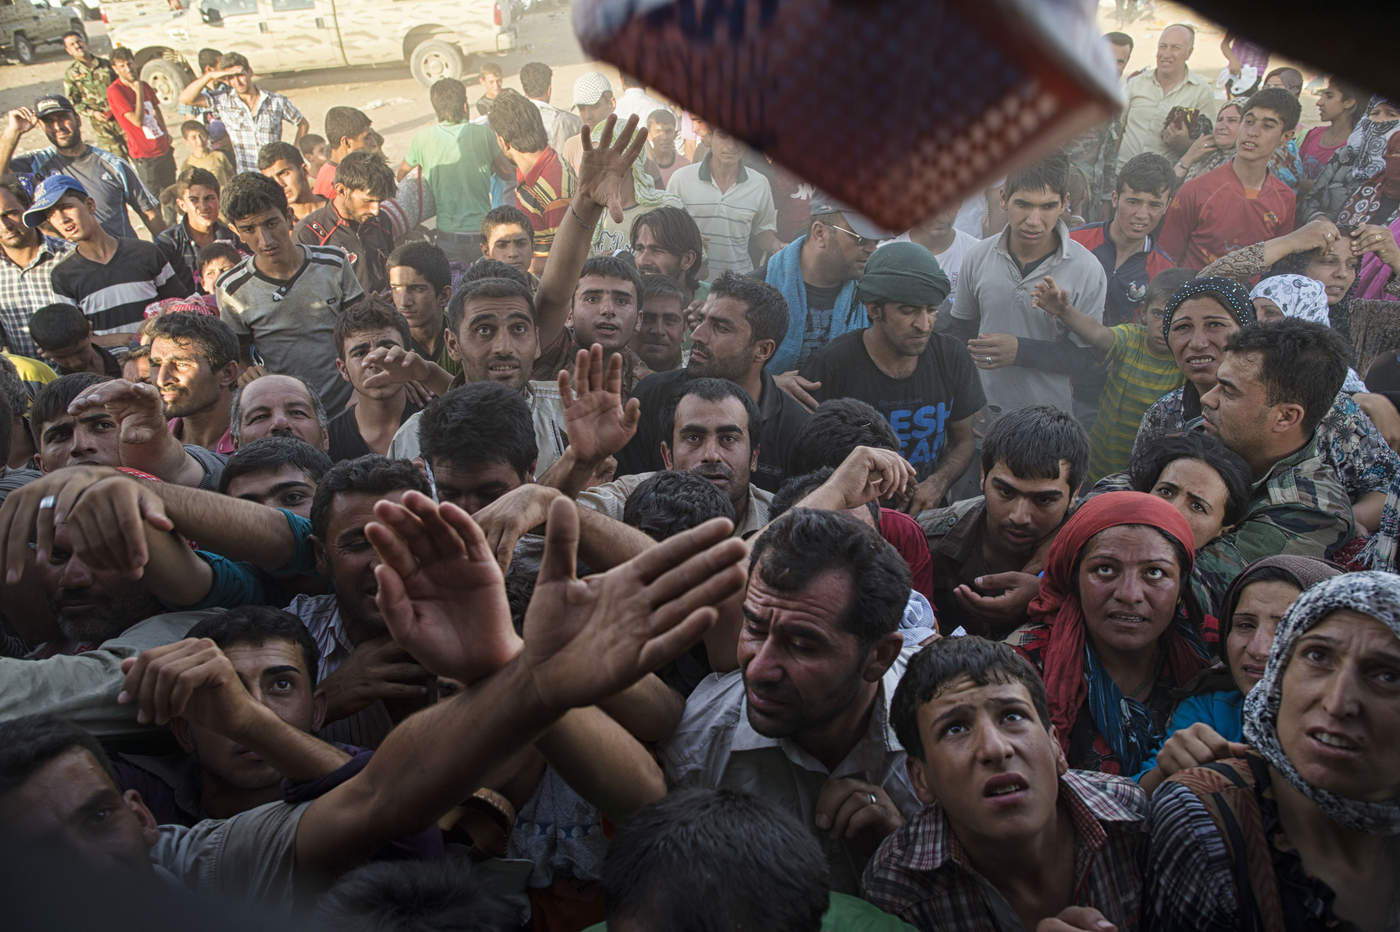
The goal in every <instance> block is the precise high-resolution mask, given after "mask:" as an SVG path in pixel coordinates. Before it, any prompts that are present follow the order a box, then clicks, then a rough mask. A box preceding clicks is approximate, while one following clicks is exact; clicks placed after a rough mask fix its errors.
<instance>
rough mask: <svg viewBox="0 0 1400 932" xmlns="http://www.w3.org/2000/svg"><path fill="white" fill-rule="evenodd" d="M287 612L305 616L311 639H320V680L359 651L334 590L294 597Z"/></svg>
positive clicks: (317, 641)
mask: <svg viewBox="0 0 1400 932" xmlns="http://www.w3.org/2000/svg"><path fill="white" fill-rule="evenodd" d="M287 611H289V612H291V613H292V614H293V615H295V616H297V617H298V618H300V619H301V623H302V624H303V625H305V626H306V630H307V631H308V632H309V633H310V634H311V639H312V640H313V641H315V642H316V649H317V650H318V651H319V652H320V654H321V663H320V669H319V670H318V671H317V674H316V681H317V682H318V683H319V682H321V681H322V680H324V679H325V678H326V677H328V676H330V675H331V674H332V673H334V672H335V671H336V670H338V669H339V668H340V665H341V664H342V663H344V662H345V661H346V659H347V658H348V657H349V656H350V654H351V653H353V652H354V650H355V645H354V644H351V643H350V638H349V637H348V636H347V635H346V634H345V625H344V624H343V623H342V622H341V620H340V603H339V602H337V601H336V598H335V593H333V592H328V593H325V594H323V595H299V596H297V597H296V598H294V599H292V601H291V604H289V605H288V606H287Z"/></svg>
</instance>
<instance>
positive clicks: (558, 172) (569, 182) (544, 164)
mask: <svg viewBox="0 0 1400 932" xmlns="http://www.w3.org/2000/svg"><path fill="white" fill-rule="evenodd" d="M577 186H578V180H577V179H576V178H575V177H574V170H573V169H572V168H570V167H569V166H568V163H566V162H565V161H564V160H563V159H561V158H560V157H559V153H557V152H555V151H554V150H553V149H551V148H549V147H548V146H546V147H545V150H544V152H543V153H542V154H541V155H540V157H539V158H538V159H537V160H535V164H534V165H532V166H531V167H530V170H529V171H528V172H524V173H522V172H521V171H520V169H518V168H517V169H516V170H515V206H517V207H519V208H520V209H521V210H522V211H524V213H525V216H527V217H529V218H530V225H531V226H532V227H534V228H535V257H536V258H543V257H544V256H547V255H549V249H550V247H551V246H553V245H554V233H555V231H557V230H558V229H559V225H560V224H561V223H563V222H564V215H565V214H566V213H568V212H569V202H570V201H572V200H573V199H574V189H575V188H576V187H577Z"/></svg>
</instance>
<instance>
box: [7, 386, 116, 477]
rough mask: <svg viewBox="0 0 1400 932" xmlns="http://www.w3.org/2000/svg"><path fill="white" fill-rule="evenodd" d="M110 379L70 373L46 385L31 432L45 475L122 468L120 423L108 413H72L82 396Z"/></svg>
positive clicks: (33, 411) (34, 411)
mask: <svg viewBox="0 0 1400 932" xmlns="http://www.w3.org/2000/svg"><path fill="white" fill-rule="evenodd" d="M108 380H109V377H108V376H105V375H98V374H97V373H94V372H70V373H68V374H67V375H61V376H59V377H58V378H57V379H56V380H54V381H52V382H50V383H49V384H47V385H45V386H44V388H43V390H42V391H40V392H39V396H38V397H37V398H35V399H34V404H33V405H31V406H30V408H29V431H30V433H31V434H32V435H33V437H34V450H35V453H34V461H35V462H36V463H37V464H38V465H39V471H40V472H44V473H49V472H53V471H54V470H56V469H62V468H63V467H64V466H120V465H121V451H120V449H119V448H118V445H117V431H118V426H117V422H116V419H114V418H113V417H112V415H111V414H109V413H108V412H107V411H105V410H103V409H101V408H98V409H97V410H89V411H84V412H83V413H82V414H80V415H77V416H74V415H72V414H69V413H68V406H69V405H71V404H72V403H73V401H74V399H76V398H77V397H78V396H79V395H81V394H82V393H83V392H85V391H86V390H87V389H89V388H91V387H92V386H94V385H97V384H98V383H100V382H106V381H108Z"/></svg>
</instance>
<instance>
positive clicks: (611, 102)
mask: <svg viewBox="0 0 1400 932" xmlns="http://www.w3.org/2000/svg"><path fill="white" fill-rule="evenodd" d="M616 108H617V100H616V98H614V97H613V89H612V82H611V81H609V80H608V79H607V76H606V75H604V74H602V73H601V72H597V71H585V72H584V73H583V74H581V75H579V76H578V80H576V81H574V109H575V110H577V111H578V115H579V119H581V120H583V125H584V126H590V127H591V126H602V125H603V121H604V120H606V119H607V118H608V114H610V113H612V112H613V111H614V110H615V109H616ZM624 122H625V119H624V118H623V117H618V120H617V124H618V125H619V126H621V125H622V124H623V123H624ZM582 135H583V134H582V133H581V132H580V133H578V134H576V135H574V136H572V137H570V138H569V141H568V142H566V143H564V151H563V152H561V153H559V154H560V155H562V156H563V157H564V161H566V162H568V163H569V167H570V168H572V169H573V170H574V174H575V175H577V174H578V166H579V161H580V160H581V159H582V158H583V139H582V138H581V137H582Z"/></svg>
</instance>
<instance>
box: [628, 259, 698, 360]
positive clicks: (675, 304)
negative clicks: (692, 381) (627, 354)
mask: <svg viewBox="0 0 1400 932" xmlns="http://www.w3.org/2000/svg"><path fill="white" fill-rule="evenodd" d="M685 336H686V333H685V295H684V294H682V293H681V290H680V288H678V287H676V283H675V282H673V281H671V279H669V278H667V277H666V276H664V275H644V276H642V312H641V314H639V315H638V317H637V332H636V333H635V334H633V336H632V340H631V342H630V343H629V344H628V345H629V346H630V347H631V348H632V351H633V352H634V353H636V354H637V358H638V360H639V363H638V366H637V375H638V377H639V378H640V377H645V376H647V375H650V374H651V373H653V372H670V371H671V370H672V369H679V368H680V367H681V355H682V344H683V343H684V342H685Z"/></svg>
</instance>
